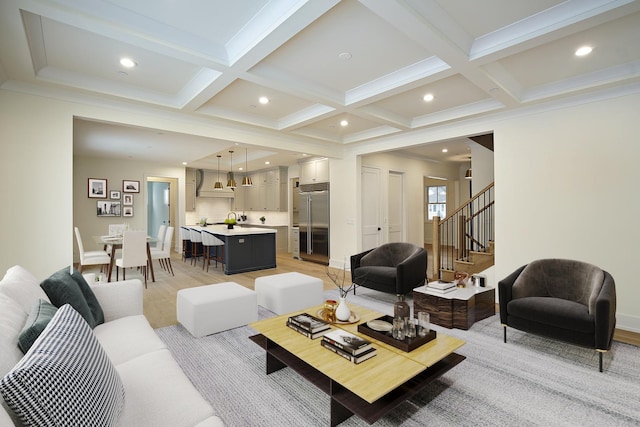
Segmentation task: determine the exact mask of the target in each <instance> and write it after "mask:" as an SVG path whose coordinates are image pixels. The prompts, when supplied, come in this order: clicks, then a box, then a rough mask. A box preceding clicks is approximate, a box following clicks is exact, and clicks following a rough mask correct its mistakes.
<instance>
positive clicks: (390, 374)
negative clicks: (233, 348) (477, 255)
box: [249, 304, 465, 426]
mask: <svg viewBox="0 0 640 427" xmlns="http://www.w3.org/2000/svg"><path fill="white" fill-rule="evenodd" d="M349 307H350V308H351V310H353V311H355V312H356V313H357V314H358V315H360V323H362V322H366V321H368V320H372V319H376V318H378V317H382V316H383V314H382V313H378V312H375V311H373V310H369V309H366V308H364V307H358V306H355V305H352V304H350V305H349ZM321 308H322V306H318V307H310V308H309V309H307V310H303V311H298V312H295V313H289V314H285V315H282V316H277V317H271V318H269V319H265V320H260V321H258V322H254V323H251V324H249V326H251V327H252V328H254V329H255V330H256V331H258V332H259V334H258V335H254V336H252V337H251V340H252V341H254V342H255V343H257V344H259V345H260V346H261V347H263V348H264V349H265V350H266V357H267V363H266V372H267V374H270V373H272V372H275V371H277V370H279V369H282V368H285V367H289V368H291V369H293V370H295V371H296V372H298V373H299V374H300V375H301V376H302V377H304V378H305V379H307V380H308V381H310V382H311V383H312V384H315V385H316V386H317V387H318V388H320V389H321V390H322V391H324V392H325V393H327V394H328V395H329V396H330V398H331V405H330V406H331V407H330V410H331V426H336V425H338V424H340V423H341V422H343V421H344V420H346V419H347V418H349V417H350V416H351V415H353V414H356V415H358V416H359V417H360V418H362V419H363V420H365V421H366V422H368V423H369V424H372V423H374V422H376V421H377V420H379V419H380V418H382V417H383V416H384V415H385V414H387V413H388V412H389V411H391V410H392V409H394V408H395V407H396V406H398V405H400V404H401V403H402V402H404V401H406V400H407V399H409V398H411V397H412V396H414V395H415V394H416V393H419V392H420V391H421V390H423V389H424V388H425V387H426V386H427V385H428V384H429V383H431V382H432V381H434V380H436V379H437V378H439V377H440V376H442V375H443V374H444V373H445V372H447V371H449V370H450V369H451V368H453V367H454V366H456V365H457V364H458V363H460V362H462V361H463V360H464V359H465V357H464V356H461V355H459V354H456V353H454V351H455V350H457V349H458V348H460V347H461V346H462V345H463V344H464V341H462V340H460V339H458V338H454V337H450V336H447V335H444V334H438V336H437V338H436V339H435V340H433V341H431V342H429V343H427V344H425V345H423V346H421V347H419V348H417V349H415V350H414V351H412V352H409V353H406V352H404V351H402V350H400V349H397V348H395V347H393V346H390V345H388V344H385V343H383V342H380V341H377V340H375V339H373V338H371V337H369V336H366V335H362V334H360V333H359V332H358V330H357V324H352V325H334V327H339V328H341V329H344V330H347V331H349V332H351V333H353V334H356V335H360V336H363V337H364V338H366V339H368V340H370V341H372V342H373V343H374V347H375V348H376V349H377V351H378V353H377V355H376V356H375V357H373V358H371V359H369V360H367V361H365V362H363V363H361V364H358V365H356V364H354V363H351V362H350V361H348V360H345V359H343V358H342V357H339V356H337V355H335V354H334V353H332V352H330V351H328V350H325V349H323V348H322V347H321V346H320V339H315V340H310V339H308V338H307V337H305V336H303V335H301V334H299V333H297V332H295V331H293V330H292V329H290V328H288V327H287V326H286V321H287V318H288V317H289V316H290V315H292V314H297V313H302V312H306V313H309V314H314V313H317V312H318V310H320V309H321Z"/></svg>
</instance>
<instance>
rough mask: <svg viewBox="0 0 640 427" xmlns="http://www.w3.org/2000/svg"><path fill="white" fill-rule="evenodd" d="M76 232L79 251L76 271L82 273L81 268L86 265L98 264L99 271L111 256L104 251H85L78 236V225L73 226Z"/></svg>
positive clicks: (107, 263)
mask: <svg viewBox="0 0 640 427" xmlns="http://www.w3.org/2000/svg"><path fill="white" fill-rule="evenodd" d="M74 231H75V233H76V241H77V242H78V252H79V253H80V265H79V266H78V272H80V273H82V268H83V267H85V266H87V265H99V266H100V271H102V269H103V268H104V266H105V265H109V263H110V262H111V257H110V256H109V254H108V253H107V252H105V251H85V250H84V244H83V243H82V237H81V236H80V230H79V229H78V227H74Z"/></svg>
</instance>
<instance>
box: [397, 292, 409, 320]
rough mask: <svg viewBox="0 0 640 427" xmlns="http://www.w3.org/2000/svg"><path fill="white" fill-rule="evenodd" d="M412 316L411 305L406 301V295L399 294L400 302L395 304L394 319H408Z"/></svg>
mask: <svg viewBox="0 0 640 427" xmlns="http://www.w3.org/2000/svg"><path fill="white" fill-rule="evenodd" d="M409 316H411V308H410V307H409V304H407V302H406V301H405V300H404V295H402V294H398V301H396V302H395V304H393V317H394V318H395V317H400V318H401V319H408V318H409Z"/></svg>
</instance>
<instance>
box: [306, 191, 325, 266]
mask: <svg viewBox="0 0 640 427" xmlns="http://www.w3.org/2000/svg"><path fill="white" fill-rule="evenodd" d="M299 225H300V258H302V259H303V260H305V261H313V262H317V263H320V264H325V265H329V183H319V184H306V185H304V184H303V185H300V215H299Z"/></svg>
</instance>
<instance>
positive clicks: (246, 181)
mask: <svg viewBox="0 0 640 427" xmlns="http://www.w3.org/2000/svg"><path fill="white" fill-rule="evenodd" d="M244 170H245V175H244V178H242V186H243V187H253V182H251V177H250V176H249V167H248V166H247V149H246V148H245V149H244Z"/></svg>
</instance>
